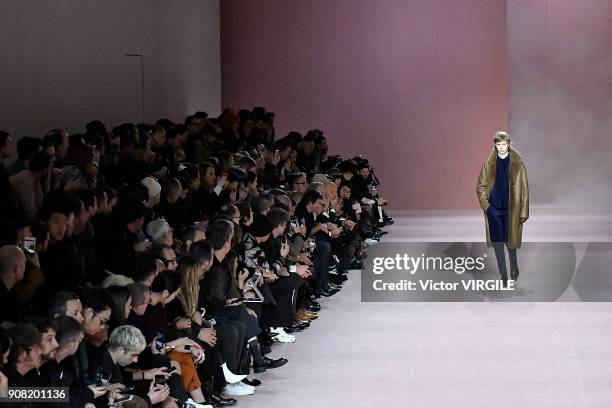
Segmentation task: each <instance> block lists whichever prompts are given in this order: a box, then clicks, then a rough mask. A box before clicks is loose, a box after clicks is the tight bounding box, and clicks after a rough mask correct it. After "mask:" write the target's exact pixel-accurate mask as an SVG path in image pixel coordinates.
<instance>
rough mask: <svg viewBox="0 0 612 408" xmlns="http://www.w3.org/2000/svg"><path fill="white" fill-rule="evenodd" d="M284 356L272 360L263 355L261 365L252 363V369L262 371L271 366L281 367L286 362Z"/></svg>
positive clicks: (257, 371)
mask: <svg viewBox="0 0 612 408" xmlns="http://www.w3.org/2000/svg"><path fill="white" fill-rule="evenodd" d="M287 361H288V360H287V359H286V358H277V359H276V360H273V359H271V358H268V357H264V361H263V364H262V365H257V364H253V371H254V372H256V373H263V372H264V371H266V370H270V369H272V368H278V367H282V366H284V365H285V364H287Z"/></svg>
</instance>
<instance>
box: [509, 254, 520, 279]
mask: <svg viewBox="0 0 612 408" xmlns="http://www.w3.org/2000/svg"><path fill="white" fill-rule="evenodd" d="M508 254H509V257H510V278H511V279H512V280H513V281H517V280H518V277H519V268H518V259H517V256H516V249H508Z"/></svg>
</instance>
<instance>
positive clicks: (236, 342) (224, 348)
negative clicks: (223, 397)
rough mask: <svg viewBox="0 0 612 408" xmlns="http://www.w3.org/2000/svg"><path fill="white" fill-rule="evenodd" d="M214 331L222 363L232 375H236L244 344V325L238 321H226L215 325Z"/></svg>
mask: <svg viewBox="0 0 612 408" xmlns="http://www.w3.org/2000/svg"><path fill="white" fill-rule="evenodd" d="M215 330H216V331H217V344H218V345H219V352H221V357H223V361H225V362H226V363H227V368H229V369H230V370H231V371H232V372H233V373H238V370H239V368H240V359H241V358H242V350H243V349H244V345H245V344H246V325H245V324H244V323H242V322H240V321H234V320H226V321H224V322H223V323H221V324H217V325H215Z"/></svg>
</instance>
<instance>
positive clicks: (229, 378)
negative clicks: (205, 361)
mask: <svg viewBox="0 0 612 408" xmlns="http://www.w3.org/2000/svg"><path fill="white" fill-rule="evenodd" d="M221 369H222V370H223V377H225V381H226V382H227V383H229V384H235V383H237V382H240V381H242V380H244V379H245V378H246V377H247V376H246V375H244V374H240V375H239V374H234V373H232V371H231V370H230V369H229V368H227V363H223V364H221Z"/></svg>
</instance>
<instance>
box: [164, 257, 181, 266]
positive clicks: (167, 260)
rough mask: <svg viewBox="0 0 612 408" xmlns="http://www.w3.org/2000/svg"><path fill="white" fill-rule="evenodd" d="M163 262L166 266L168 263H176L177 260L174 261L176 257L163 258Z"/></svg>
mask: <svg viewBox="0 0 612 408" xmlns="http://www.w3.org/2000/svg"><path fill="white" fill-rule="evenodd" d="M164 263H165V264H166V266H168V265H171V264H172V265H178V262H176V258H173V259H164Z"/></svg>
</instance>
